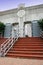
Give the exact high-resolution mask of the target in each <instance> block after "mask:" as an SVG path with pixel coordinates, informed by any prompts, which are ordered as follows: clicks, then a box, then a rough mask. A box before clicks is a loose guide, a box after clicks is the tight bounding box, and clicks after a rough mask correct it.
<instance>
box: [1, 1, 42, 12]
mask: <svg viewBox="0 0 43 65" xmlns="http://www.w3.org/2000/svg"><path fill="white" fill-rule="evenodd" d="M21 3H25V6H26V7H28V6H33V5H39V4H43V0H0V11H5V10H9V9H14V8H17V7H18V5H19V4H21Z"/></svg>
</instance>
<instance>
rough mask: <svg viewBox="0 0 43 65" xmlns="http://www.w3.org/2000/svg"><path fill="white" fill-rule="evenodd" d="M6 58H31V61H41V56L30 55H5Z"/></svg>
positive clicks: (42, 57)
mask: <svg viewBox="0 0 43 65" xmlns="http://www.w3.org/2000/svg"><path fill="white" fill-rule="evenodd" d="M6 56H7V57H13V58H14V57H19V58H32V59H43V55H34V54H33V55H32V54H9V53H8V54H7V55H6Z"/></svg>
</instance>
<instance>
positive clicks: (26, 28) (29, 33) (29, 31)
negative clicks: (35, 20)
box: [24, 21, 32, 37]
mask: <svg viewBox="0 0 43 65" xmlns="http://www.w3.org/2000/svg"><path fill="white" fill-rule="evenodd" d="M24 33H25V37H32V23H31V21H27V22H24Z"/></svg>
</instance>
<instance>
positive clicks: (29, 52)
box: [9, 51, 43, 55]
mask: <svg viewBox="0 0 43 65" xmlns="http://www.w3.org/2000/svg"><path fill="white" fill-rule="evenodd" d="M9 53H14V54H15V53H18V54H35V55H43V52H40V51H38V52H37V51H9Z"/></svg>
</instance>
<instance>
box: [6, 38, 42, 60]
mask: <svg viewBox="0 0 43 65" xmlns="http://www.w3.org/2000/svg"><path fill="white" fill-rule="evenodd" d="M6 56H7V57H20V58H32V59H43V39H41V38H39V37H27V38H19V39H18V41H17V42H16V43H15V44H14V45H13V47H12V48H11V49H10V51H9V52H8V53H7V55H6Z"/></svg>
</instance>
